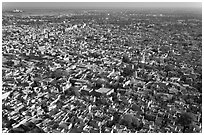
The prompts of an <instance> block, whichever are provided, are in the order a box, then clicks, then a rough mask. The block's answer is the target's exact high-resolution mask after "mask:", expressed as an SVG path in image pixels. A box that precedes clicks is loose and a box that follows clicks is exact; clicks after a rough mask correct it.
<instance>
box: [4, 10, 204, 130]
mask: <svg viewBox="0 0 204 135" xmlns="http://www.w3.org/2000/svg"><path fill="white" fill-rule="evenodd" d="M56 12H57V11H55V13H56ZM46 13H49V11H47V12H46ZM2 130H3V131H2V132H4V133H44V132H45V133H201V132H202V17H201V14H193V13H192V14H189V13H188V14H187V13H185V12H161V11H159V10H158V11H154V12H148V11H137V10H133V9H132V10H88V9H86V10H67V11H66V10H64V11H63V14H58V13H56V14H26V11H23V12H19V13H16V12H15V13H13V12H3V13H2Z"/></svg>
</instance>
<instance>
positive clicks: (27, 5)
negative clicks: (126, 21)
mask: <svg viewBox="0 0 204 135" xmlns="http://www.w3.org/2000/svg"><path fill="white" fill-rule="evenodd" d="M59 8H60V9H73V8H74V9H77V8H85V9H88V8H94V9H101V8H144V9H145V8H167V9H168V8H171V9H174V8H175V9H178V8H179V9H183V8H184V9H188V8H190V9H202V3H201V2H2V10H12V9H23V10H26V9H59Z"/></svg>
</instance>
